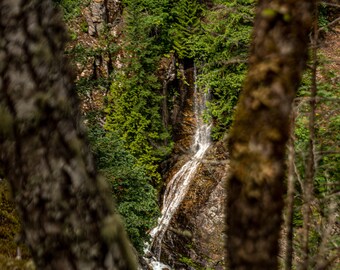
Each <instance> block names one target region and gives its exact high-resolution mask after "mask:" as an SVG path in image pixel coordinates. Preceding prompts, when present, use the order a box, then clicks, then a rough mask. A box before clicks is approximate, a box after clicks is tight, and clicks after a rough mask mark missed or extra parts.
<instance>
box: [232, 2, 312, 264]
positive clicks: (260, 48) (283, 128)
mask: <svg viewBox="0 0 340 270" xmlns="http://www.w3.org/2000/svg"><path fill="white" fill-rule="evenodd" d="M315 2H316V1H312V0H274V1H269V0H261V1H259V3H258V8H257V15H256V19H255V25H254V32H253V42H252V47H251V52H250V59H249V64H250V66H249V71H248V74H247V79H246V82H245V85H244V89H243V93H242V96H241V98H240V102H239V104H238V108H237V111H236V116H235V121H234V126H233V129H232V131H231V134H230V154H231V168H232V172H231V176H230V179H229V182H228V187H227V190H228V196H227V197H228V199H227V200H228V202H227V210H226V211H227V261H228V263H229V266H230V269H247V270H250V269H261V270H263V269H277V268H278V251H279V244H278V240H279V237H280V230H281V223H282V220H281V219H282V209H283V195H284V192H285V185H284V182H285V149H286V142H287V139H288V136H289V114H290V111H291V105H292V101H293V98H294V97H295V94H296V91H297V88H298V85H299V82H300V79H301V74H302V71H303V69H304V67H305V65H306V59H307V49H308V34H309V32H310V30H311V26H312V21H313V10H314V9H315Z"/></svg>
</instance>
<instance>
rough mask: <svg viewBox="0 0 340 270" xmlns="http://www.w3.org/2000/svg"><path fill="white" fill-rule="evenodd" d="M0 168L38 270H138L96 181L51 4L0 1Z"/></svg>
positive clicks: (102, 183) (45, 1)
mask: <svg viewBox="0 0 340 270" xmlns="http://www.w3.org/2000/svg"><path fill="white" fill-rule="evenodd" d="M0 13H1V14H0V162H1V163H0V165H1V167H3V168H4V172H5V175H6V177H7V178H8V179H9V181H10V183H11V186H12V189H13V193H14V198H15V201H16V203H17V205H18V208H19V213H20V215H21V217H22V222H23V230H24V231H23V239H24V241H25V242H26V243H27V244H28V246H29V247H30V249H31V252H32V255H33V257H34V260H35V262H36V265H37V268H38V269H44V270H46V269H63V270H68V269H81V270H84V269H122V270H123V269H124V270H127V269H136V267H135V262H134V261H135V259H134V256H133V255H132V254H131V252H130V244H129V242H128V240H127V238H126V235H125V233H124V230H123V227H122V225H121V222H120V221H119V218H118V216H117V215H116V214H115V210H114V208H113V206H112V202H111V198H110V194H109V192H108V189H107V187H106V185H105V181H104V180H102V179H100V178H99V177H98V176H97V173H96V171H95V168H94V165H93V160H92V157H91V154H90V151H89V148H88V146H87V143H86V139H85V138H84V132H83V131H82V130H81V128H80V127H79V126H78V120H77V118H78V117H77V115H78V114H79V111H78V104H77V101H76V97H75V93H74V92H72V91H71V90H72V80H71V77H70V75H69V74H70V73H69V69H68V67H67V64H66V63H65V59H64V57H63V51H64V45H65V40H66V39H65V33H66V31H65V29H64V26H63V25H62V23H61V17H60V16H59V15H58V13H57V12H56V11H55V10H54V8H53V5H52V2H51V1H49V0H43V1H42V0H32V1H24V0H16V1H13V0H1V1H0Z"/></svg>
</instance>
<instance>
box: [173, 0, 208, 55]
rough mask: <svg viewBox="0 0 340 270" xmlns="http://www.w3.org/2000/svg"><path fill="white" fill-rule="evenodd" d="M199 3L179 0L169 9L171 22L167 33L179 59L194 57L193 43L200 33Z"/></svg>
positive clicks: (193, 0) (200, 9)
mask: <svg viewBox="0 0 340 270" xmlns="http://www.w3.org/2000/svg"><path fill="white" fill-rule="evenodd" d="M202 10H203V9H202V7H201V5H200V4H199V3H198V2H197V1H196V0H179V1H177V3H175V4H174V7H173V9H172V11H171V13H172V19H173V21H174V22H173V23H172V24H171V29H170V31H169V34H170V35H171V39H172V42H173V48H174V50H175V52H176V53H177V55H178V57H179V58H180V59H184V58H194V56H195V50H194V48H195V44H196V42H197V40H198V38H199V37H198V35H199V34H200V32H201V30H202V28H201V21H200V13H201V12H202Z"/></svg>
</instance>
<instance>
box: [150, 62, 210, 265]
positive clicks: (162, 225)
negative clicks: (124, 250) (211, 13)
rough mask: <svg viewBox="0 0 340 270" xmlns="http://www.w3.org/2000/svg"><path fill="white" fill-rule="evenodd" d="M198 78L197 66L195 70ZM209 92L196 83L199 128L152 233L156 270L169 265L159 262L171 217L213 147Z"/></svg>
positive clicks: (197, 124) (172, 180) (196, 111)
mask: <svg viewBox="0 0 340 270" xmlns="http://www.w3.org/2000/svg"><path fill="white" fill-rule="evenodd" d="M194 76H195V79H196V69H194ZM207 97H208V95H207V94H206V93H202V92H201V91H199V89H198V87H197V86H196V84H195V87H194V98H193V99H194V114H195V120H196V131H195V135H194V138H193V143H192V145H191V149H192V152H193V153H194V154H193V155H192V157H191V159H190V160H189V161H187V162H186V163H185V164H184V165H183V166H182V167H181V169H180V170H179V171H178V172H177V173H176V174H175V175H174V176H173V177H172V179H171V180H170V182H169V183H168V185H167V187H166V190H165V194H164V197H163V208H162V216H161V217H160V218H159V220H158V225H157V227H155V228H153V229H152V230H151V232H150V235H151V244H150V249H152V250H153V253H154V255H155V257H154V258H155V259H154V260H151V262H150V264H151V265H152V267H153V269H154V270H158V269H163V267H164V266H165V265H163V264H161V263H160V262H159V260H160V255H161V246H162V240H163V237H164V234H165V232H166V230H167V229H168V226H169V224H170V221H171V218H172V217H173V215H174V214H175V212H176V210H177V208H178V207H179V205H180V204H181V202H182V201H183V199H184V197H185V195H186V193H187V191H188V189H189V186H190V182H191V180H192V179H193V177H194V176H195V174H196V170H197V168H198V166H199V164H200V163H201V160H202V158H203V156H204V154H205V152H206V151H207V149H208V148H209V146H210V129H211V124H207V123H205V122H204V121H203V117H202V116H203V112H204V110H205V108H206V107H205V106H206V101H207Z"/></svg>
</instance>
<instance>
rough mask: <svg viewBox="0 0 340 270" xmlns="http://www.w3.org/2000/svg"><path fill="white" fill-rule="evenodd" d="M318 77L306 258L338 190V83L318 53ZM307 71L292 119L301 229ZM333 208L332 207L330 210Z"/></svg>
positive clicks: (335, 239) (319, 236)
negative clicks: (293, 122) (310, 218)
mask: <svg viewBox="0 0 340 270" xmlns="http://www.w3.org/2000/svg"><path fill="white" fill-rule="evenodd" d="M318 58H319V66H318V77H317V90H318V91H317V103H316V111H315V140H314V147H313V151H314V155H315V160H314V166H315V175H314V179H313V186H314V190H313V194H312V197H313V203H312V205H311V210H312V211H311V215H312V220H313V223H311V225H310V233H309V246H310V258H311V261H313V256H316V254H317V253H318V248H319V247H320V244H321V241H322V237H324V235H323V230H324V228H325V226H327V225H326V224H327V222H328V218H329V216H330V215H334V212H333V213H332V212H331V210H330V205H331V204H334V203H335V204H336V205H339V204H340V201H339V198H336V194H337V193H338V192H339V190H340V185H339V179H340V167H339V162H340V149H339V143H338V142H339V139H340V136H339V130H340V117H339V114H338V111H339V98H340V92H339V89H340V83H339V81H337V80H334V78H336V74H335V72H334V71H333V70H332V69H330V68H329V66H328V65H327V63H328V61H327V60H326V59H325V57H324V56H323V55H322V54H319V55H318ZM311 76H312V74H311V71H310V70H307V71H306V72H305V74H304V76H303V80H302V85H301V87H300V89H299V93H298V99H299V102H298V107H297V108H298V111H297V118H296V122H295V137H296V140H295V146H294V148H295V156H296V158H295V166H296V176H297V177H298V179H299V181H298V183H297V186H296V187H297V196H296V205H295V209H294V226H295V228H301V227H302V226H303V215H302V205H303V203H304V201H303V190H302V187H301V186H302V185H303V182H304V181H305V178H306V170H307V162H308V153H309V147H310V145H309V139H310V130H309V121H310V118H309V115H310V110H311V108H310V103H309V97H310V88H311V85H312V84H311ZM333 211H334V210H333ZM328 242H329V244H328V245H327V249H328V250H329V252H328V253H329V254H328V255H331V253H332V251H333V252H334V250H336V246H337V245H339V242H340V239H339V237H337V236H331V241H328ZM299 249H300V244H299V241H298V239H297V241H296V250H297V251H299Z"/></svg>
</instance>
